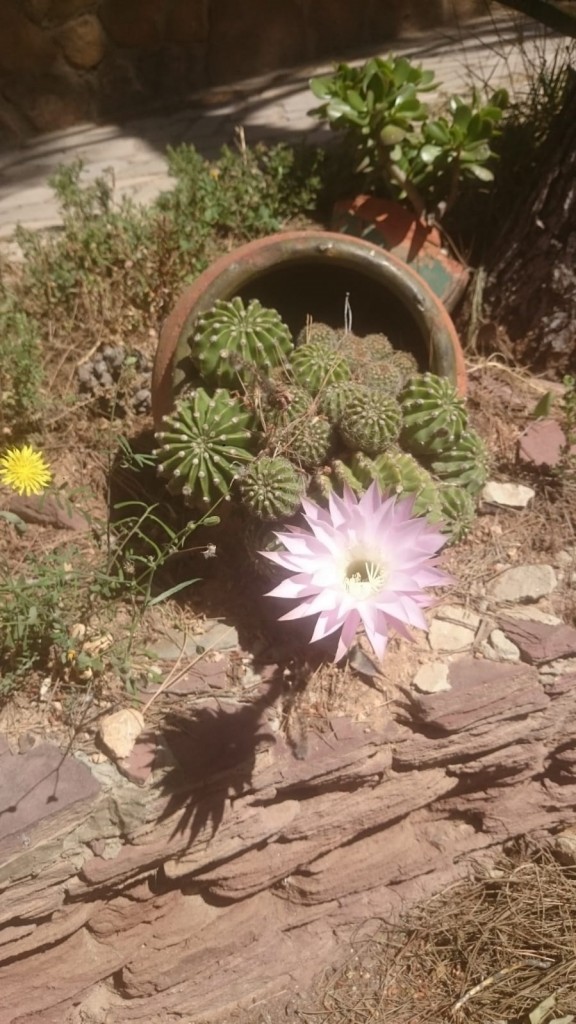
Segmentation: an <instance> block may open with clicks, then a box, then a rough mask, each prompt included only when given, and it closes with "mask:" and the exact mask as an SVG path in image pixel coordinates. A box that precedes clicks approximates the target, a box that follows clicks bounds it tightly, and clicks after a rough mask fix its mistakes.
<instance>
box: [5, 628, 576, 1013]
mask: <svg viewBox="0 0 576 1024" xmlns="http://www.w3.org/2000/svg"><path fill="white" fill-rule="evenodd" d="M522 625H523V626H524V625H525V623H522ZM530 625H532V624H530ZM545 639H546V640H547V638H545ZM542 642H544V640H543V641H542ZM450 682H451V689H450V690H449V691H446V692H443V693H435V694H419V695H418V696H417V697H416V698H413V699H410V700H409V699H408V698H406V701H405V702H404V703H403V704H402V706H399V707H398V708H396V709H392V710H391V709H390V708H389V707H388V708H386V709H385V710H383V711H382V717H381V720H380V721H378V720H376V719H374V720H373V721H371V722H370V726H366V725H365V724H364V723H354V722H350V721H348V720H342V719H337V718H334V719H332V721H331V722H330V723H329V727H327V728H326V730H325V731H324V732H323V733H322V734H320V735H318V734H316V733H312V734H310V735H308V736H305V737H304V738H305V740H306V741H307V745H306V744H305V745H304V746H302V745H299V748H298V752H299V756H298V757H296V756H295V754H294V750H293V749H292V748H291V747H290V746H289V745H287V744H286V743H285V742H284V741H281V740H278V741H277V742H276V743H274V744H273V745H271V741H270V738H269V740H268V741H267V743H266V745H265V746H258V743H259V740H258V736H259V733H258V722H260V720H261V710H262V709H261V707H260V706H259V707H257V708H254V709H249V708H248V709H247V708H246V707H241V708H239V709H238V710H237V711H236V712H232V711H230V712H229V713H226V715H220V716H218V715H211V716H209V717H208V718H207V717H206V715H204V717H202V714H201V715H200V719H199V726H200V728H201V729H202V730H205V731H206V736H205V739H206V742H205V744H204V748H203V749H201V750H200V751H198V750H196V752H195V753H194V740H199V739H200V737H201V733H200V732H199V731H198V729H197V727H196V726H195V725H194V724H193V723H190V724H188V725H186V723H185V722H184V721H181V722H180V723H179V728H181V729H182V730H183V731H182V737H183V749H186V748H191V750H192V753H193V754H194V756H192V757H191V758H189V759H188V761H186V759H184V761H183V763H182V764H181V767H180V769H179V770H178V771H179V773H180V774H178V772H176V770H174V771H173V772H172V773H168V775H167V776H166V779H165V782H164V783H163V784H162V786H161V787H160V788H159V789H158V788H157V787H145V788H138V787H136V786H131V785H130V784H129V783H128V782H126V781H123V782H122V783H121V784H118V783H117V784H116V785H115V786H113V787H112V788H104V789H102V790H101V789H99V788H98V786H96V785H95V787H94V792H93V795H92V796H91V797H90V798H89V799H88V800H79V801H77V802H76V803H74V801H73V800H72V798H71V800H70V802H69V803H68V804H64V803H63V804H62V806H61V808H60V809H59V810H57V811H55V812H54V813H53V814H48V815H47V816H44V817H43V818H42V820H41V822H40V824H38V825H36V826H33V825H31V826H30V828H29V829H28V830H27V834H29V836H30V837H31V841H30V846H29V848H27V849H18V848H16V847H14V846H12V847H11V848H10V855H9V858H8V860H7V861H6V863H5V864H3V865H2V864H0V921H3V922H4V923H5V929H4V932H3V935H4V936H6V937H7V941H5V942H4V943H1V942H0V964H1V956H2V955H3V956H4V958H5V963H4V966H1V965H0V990H1V991H2V1003H1V1004H0V1024H73V1022H77V1021H78V1020H80V1019H90V1013H92V1014H93V1017H94V1019H105V1020H106V1022H107V1024H129V1022H131V1021H135V1022H140V1024H144V1022H146V1024H165V1020H166V1017H167V1016H170V1015H174V1016H177V1015H178V1016H180V1017H184V1016H188V1017H190V1019H198V1018H199V1017H202V1018H208V1019H210V1020H216V1021H218V1020H219V1021H222V1022H223V1021H227V1020H229V1019H230V1011H231V1009H232V1008H233V1007H234V1008H237V1007H238V1006H239V1005H240V1006H242V1005H244V1006H249V1005H250V1004H251V1001H252V1000H253V999H254V998H255V997H256V998H259V999H260V998H261V999H265V998H266V997H267V996H271V995H272V994H274V993H280V992H283V991H289V992H291V993H292V992H294V990H295V989H296V988H297V986H298V985H299V984H301V985H307V984H308V983H309V982H310V981H311V980H312V977H313V975H314V973H315V972H316V971H317V970H319V969H321V968H323V967H324V966H325V965H326V963H327V962H328V961H330V960H332V961H334V960H335V958H336V957H337V956H338V953H339V951H341V950H342V943H345V942H346V939H347V937H348V936H349V935H350V934H351V930H352V929H355V928H356V926H357V924H358V923H359V922H361V921H362V920H363V919H365V918H366V917H370V916H371V915H378V914H382V915H384V916H385V917H386V918H387V919H391V918H393V917H394V915H395V914H397V913H398V912H399V911H401V910H403V909H405V907H406V902H407V901H411V900H414V899H416V898H422V897H424V896H425V895H428V894H430V893H431V892H432V891H434V890H436V891H437V890H438V889H439V888H440V887H442V886H444V885H447V884H450V882H451V881H453V880H454V879H456V878H458V877H460V876H461V875H462V874H463V873H465V872H466V871H467V870H468V863H469V860H468V858H470V857H474V858H478V857H479V856H483V857H486V856H487V855H488V853H489V851H490V849H493V848H495V847H497V846H498V844H500V843H501V842H502V841H503V840H504V839H507V838H509V837H511V836H515V835H521V834H526V833H529V834H531V835H536V836H541V835H543V834H545V833H546V832H547V831H548V830H550V829H554V830H556V829H557V828H563V827H566V826H568V825H569V824H570V823H572V822H573V821H574V818H575V816H576V746H575V745H574V742H573V740H572V737H573V736H574V735H576V683H575V680H574V677H573V676H572V677H566V676H561V677H558V678H557V679H554V680H552V681H551V682H550V683H546V685H545V686H544V685H543V684H542V683H541V681H540V679H539V677H538V672H537V670H536V668H535V667H533V666H530V665H525V664H524V665H503V666H499V665H494V664H493V663H487V662H480V661H474V660H469V659H463V660H462V661H460V662H456V663H453V664H452V665H451V667H450ZM386 716H389V717H386ZM177 724H178V723H177ZM174 728H176V726H174ZM219 730H221V731H222V732H221V735H220V743H218V738H219ZM234 736H235V737H236V740H235V744H234V743H232V742H231V741H232V738H233V737H234ZM240 738H242V742H240ZM172 739H173V737H172ZM250 743H251V744H252V745H253V750H252V754H251V755H250V751H249V746H250ZM36 749H37V748H34V750H31V751H29V752H28V753H27V754H26V755H22V756H17V755H11V754H10V753H7V752H5V753H4V754H3V755H1V758H2V759H1V762H0V767H4V764H5V763H6V764H7V765H8V766H9V771H10V772H11V775H10V778H11V780H12V788H14V785H15V784H16V781H15V780H20V776H21V775H27V778H28V783H30V782H32V784H33V785H35V784H36V783H40V782H41V780H40V779H39V778H38V773H36V774H34V773H32V774H30V769H29V768H26V769H25V771H19V770H18V766H21V767H22V768H23V767H24V766H25V765H26V762H27V760H28V758H30V757H31V756H32V755H34V754H35V751H36ZM66 763H67V762H66V761H65V762H64V765H65V764H66ZM15 766H16V767H15ZM49 766H50V767H53V760H52V761H50V765H49ZM78 767H80V768H82V769H84V766H80V765H78ZM95 770H98V771H99V772H100V773H104V774H103V778H104V779H105V780H106V779H107V780H108V782H107V787H109V786H110V783H111V782H113V780H114V778H115V776H114V768H113V767H112V766H111V765H109V764H106V765H101V766H97V768H95ZM86 771H87V769H86ZM187 771H189V773H190V774H189V775H188V777H187V776H186V772H187ZM18 784H19V785H21V786H24V782H23V781H22V783H20V782H18ZM21 792H22V795H25V792H26V790H23V789H21ZM43 792H44V793H45V791H43ZM12 799H13V798H12ZM43 809H44V810H45V807H44V808H43ZM11 813H14V812H11ZM1 820H2V819H1V818H0V821H1ZM11 834H12V832H11ZM92 848H94V849H97V850H98V854H99V856H93V855H92V853H91V849H92ZM455 860H456V863H455ZM31 924H34V925H35V927H34V928H33V929H31V927H30V925H31ZM22 953H26V957H25V959H23V960H21V959H18V957H19V955H20V954H22ZM14 955H15V956H16V958H14ZM73 1006H74V1007H75V1011H74V1013H75V1016H72V1015H71V1013H72V1007H73ZM93 1006H97V1014H96V1010H94V1011H92V1009H91V1008H92V1007H93ZM98 1015H99V1016H98Z"/></svg>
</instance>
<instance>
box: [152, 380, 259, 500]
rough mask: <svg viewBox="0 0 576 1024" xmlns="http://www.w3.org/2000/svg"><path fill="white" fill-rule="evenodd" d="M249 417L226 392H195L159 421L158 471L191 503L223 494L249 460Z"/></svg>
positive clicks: (173, 488)
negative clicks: (240, 468) (160, 426)
mask: <svg viewBox="0 0 576 1024" xmlns="http://www.w3.org/2000/svg"><path fill="white" fill-rule="evenodd" d="M249 424H250V414H249V413H248V412H246V410H245V409H244V408H243V406H242V405H241V403H240V402H239V401H238V399H236V398H233V397H232V395H230V394H229V393H228V392H227V391H224V390H217V391H216V392H215V393H214V395H212V396H210V395H209V394H208V393H207V392H206V391H205V390H204V388H197V389H196V390H195V391H192V392H191V393H190V395H189V396H187V397H186V398H183V399H181V400H180V401H179V402H178V403H177V405H176V407H175V409H174V411H173V412H172V413H170V414H169V415H167V416H164V417H163V420H162V429H161V430H159V431H158V432H157V433H156V440H157V441H158V442H159V444H160V448H158V449H156V451H155V455H156V456H157V458H158V469H159V472H160V473H162V474H163V475H164V476H168V477H169V478H170V488H171V490H173V491H177V492H182V494H183V495H184V496H185V497H186V498H187V499H189V500H191V501H192V500H194V499H198V498H200V499H201V500H203V501H205V502H207V501H212V500H214V498H215V497H217V496H218V495H220V494H224V495H225V494H227V493H228V491H229V489H230V484H231V482H232V480H233V478H234V476H235V475H236V473H237V472H238V469H239V466H240V464H241V463H243V462H248V461H250V460H251V459H252V458H253V455H252V453H251V451H250V445H251V438H252V433H251V431H250V429H249Z"/></svg>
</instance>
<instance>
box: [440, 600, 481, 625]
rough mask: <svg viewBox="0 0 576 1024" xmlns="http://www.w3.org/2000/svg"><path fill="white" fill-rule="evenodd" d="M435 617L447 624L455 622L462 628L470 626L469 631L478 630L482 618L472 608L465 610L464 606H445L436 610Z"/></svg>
mask: <svg viewBox="0 0 576 1024" xmlns="http://www.w3.org/2000/svg"><path fill="white" fill-rule="evenodd" d="M434 617H435V618H436V619H443V620H446V621H447V622H455V623H457V624H458V625H460V626H468V628H469V629H478V626H479V625H480V622H481V621H482V616H481V615H478V612H474V611H472V609H471V608H465V607H464V605H462V604H443V605H441V606H440V607H439V608H435V609H434Z"/></svg>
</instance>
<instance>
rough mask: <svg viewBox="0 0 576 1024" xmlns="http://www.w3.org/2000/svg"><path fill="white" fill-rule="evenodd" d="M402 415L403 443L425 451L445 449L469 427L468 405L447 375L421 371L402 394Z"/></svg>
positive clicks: (418, 451)
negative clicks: (439, 375) (440, 375)
mask: <svg viewBox="0 0 576 1024" xmlns="http://www.w3.org/2000/svg"><path fill="white" fill-rule="evenodd" d="M399 400H400V404H401V406H402V414H403V428H402V443H403V444H404V445H405V447H406V448H409V449H410V450H411V451H414V452H417V453H422V454H430V455H432V454H435V453H437V452H443V451H444V450H445V449H446V448H448V447H450V446H451V445H452V444H453V442H454V441H455V440H456V439H457V438H459V437H460V435H461V434H462V431H463V430H465V429H466V425H467V422H468V416H467V412H466V406H465V404H464V401H463V400H462V398H460V395H459V394H458V392H457V391H456V388H455V387H454V385H453V384H452V383H451V382H450V381H449V380H448V379H447V378H446V377H437V376H436V374H434V373H419V374H416V376H414V377H411V378H410V380H409V381H408V383H407V384H406V387H405V388H404V390H403V391H402V393H401V395H400V399H399Z"/></svg>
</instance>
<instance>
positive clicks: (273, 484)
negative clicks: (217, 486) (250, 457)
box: [238, 455, 306, 519]
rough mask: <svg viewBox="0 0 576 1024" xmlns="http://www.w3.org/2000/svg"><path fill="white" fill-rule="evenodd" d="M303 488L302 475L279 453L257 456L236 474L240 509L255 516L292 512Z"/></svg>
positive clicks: (278, 515) (274, 515)
mask: <svg viewBox="0 0 576 1024" xmlns="http://www.w3.org/2000/svg"><path fill="white" fill-rule="evenodd" d="M305 490H306V478H305V476H304V474H303V473H301V472H299V470H298V469H296V467H295V466H293V465H292V463H291V462H290V461H289V460H288V459H285V458H283V457H282V456H279V455H276V456H270V455H260V456H258V458H257V459H255V460H254V461H253V462H251V463H250V465H249V466H247V467H246V469H245V470H244V471H243V472H242V473H241V475H240V476H239V477H238V492H239V495H240V500H241V502H242V504H243V506H244V508H245V509H246V510H247V511H248V512H249V513H250V514H251V515H253V516H256V517H257V518H259V519H284V518H286V517H288V516H291V515H294V513H295V512H296V510H297V508H298V506H299V505H300V502H301V500H302V498H303V496H304V492H305Z"/></svg>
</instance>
